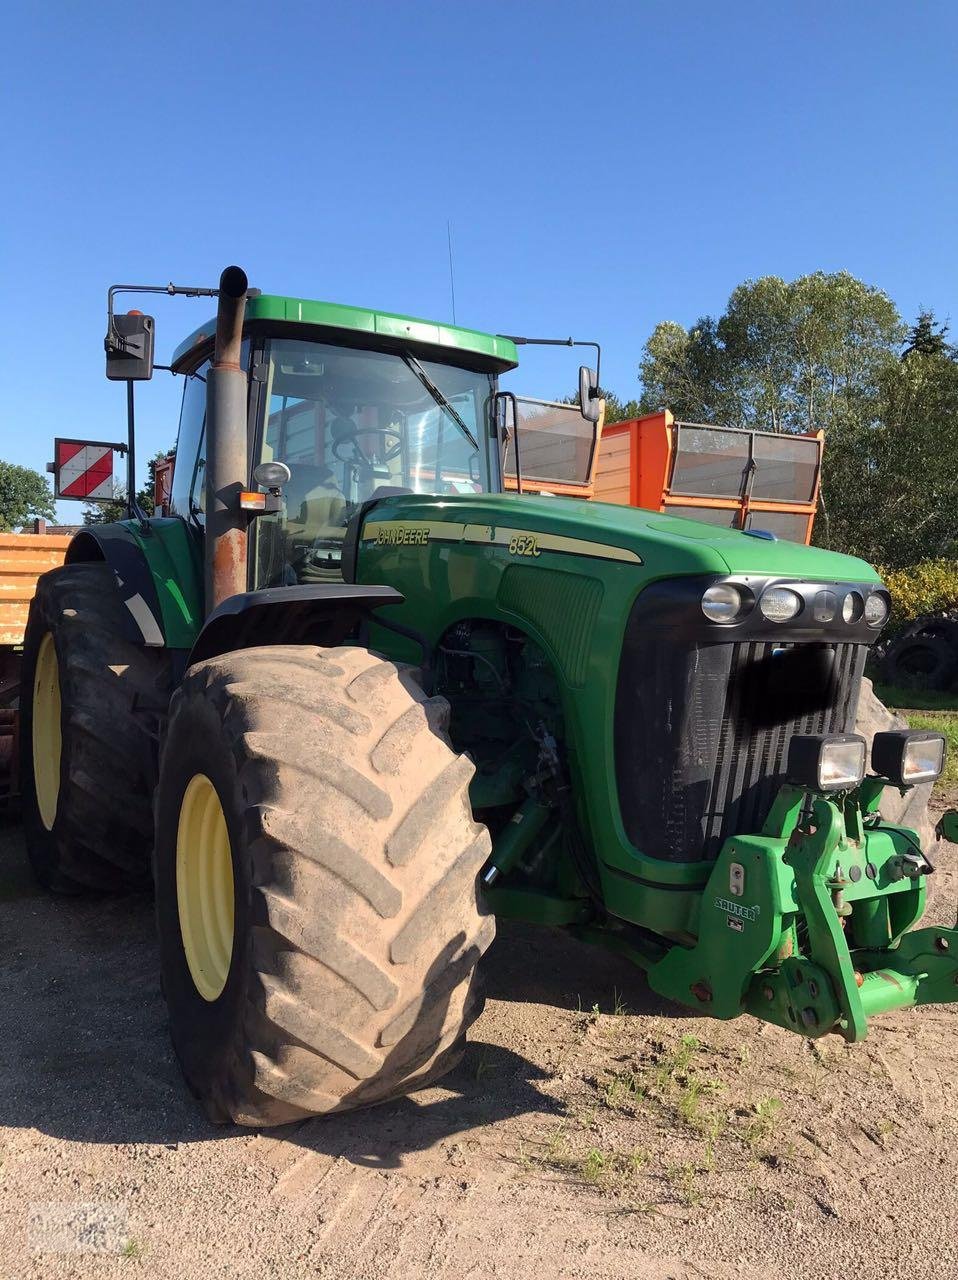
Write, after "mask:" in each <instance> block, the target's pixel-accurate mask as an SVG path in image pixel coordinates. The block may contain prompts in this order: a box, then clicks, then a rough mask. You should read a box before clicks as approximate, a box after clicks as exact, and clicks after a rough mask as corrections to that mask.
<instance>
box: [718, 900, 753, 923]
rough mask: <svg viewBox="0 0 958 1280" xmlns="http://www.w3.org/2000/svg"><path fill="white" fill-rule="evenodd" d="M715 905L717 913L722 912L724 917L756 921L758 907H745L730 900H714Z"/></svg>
mask: <svg viewBox="0 0 958 1280" xmlns="http://www.w3.org/2000/svg"><path fill="white" fill-rule="evenodd" d="M715 905H716V907H718V909H719V911H724V912H725V913H726V915H730V916H737V917H738V918H739V919H740V920H752V921H754V920H757V919H758V913H759V908H758V907H746V906H745V905H744V903H741V902H733V901H732V900H731V898H716V899H715Z"/></svg>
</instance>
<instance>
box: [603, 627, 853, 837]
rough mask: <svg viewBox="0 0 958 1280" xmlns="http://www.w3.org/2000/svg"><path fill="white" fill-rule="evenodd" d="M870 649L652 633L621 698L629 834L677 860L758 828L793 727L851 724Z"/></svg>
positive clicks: (632, 659)
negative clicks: (691, 640)
mask: <svg viewBox="0 0 958 1280" xmlns="http://www.w3.org/2000/svg"><path fill="white" fill-rule="evenodd" d="M865 654H866V647H865V646H864V645H859V644H810V643H809V644H804V643H802V644H777V643H770V642H764V641H755V642H751V641H740V642H736V643H731V644H692V645H687V644H686V645H681V644H676V643H675V637H674V636H672V637H669V636H667V635H663V634H662V633H661V632H656V631H654V630H649V631H648V632H646V633H645V634H644V635H641V636H636V637H635V640H634V642H633V643H632V644H631V646H630V651H629V652H628V654H627V655H625V656H624V659H623V664H622V668H621V670H620V676H619V686H618V695H617V703H616V723H615V749H616V777H617V783H618V791H619V803H620V808H621V812H622V818H623V822H624V824H625V828H626V831H627V833H628V836H629V839H630V840H631V841H632V843H633V844H634V845H635V846H636V847H637V848H639V849H641V850H642V852H643V853H646V854H649V855H651V856H653V857H659V858H665V859H668V860H670V861H681V862H687V861H698V860H701V859H706V858H713V857H715V855H716V854H717V853H718V850H719V848H720V847H721V844H722V842H723V841H724V840H725V839H726V838H727V837H728V836H730V835H735V834H747V833H752V832H757V831H759V830H760V829H761V826H762V824H763V822H764V820H765V818H766V816H767V814H768V809H769V806H770V805H771V802H772V799H773V797H774V795H775V791H776V789H777V787H778V785H779V784H780V782H781V775H782V771H783V768H784V764H785V758H786V751H787V748H788V742H789V739H790V738H791V736H792V734H794V733H842V732H847V731H849V730H851V729H853V728H854V723H855V714H856V710H857V703H858V689H859V685H860V682H861V674H862V669H863V667H864V661H865Z"/></svg>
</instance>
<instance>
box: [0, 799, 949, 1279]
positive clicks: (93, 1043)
mask: <svg viewBox="0 0 958 1280" xmlns="http://www.w3.org/2000/svg"><path fill="white" fill-rule="evenodd" d="M938 862H939V864H940V870H939V873H938V875H937V876H936V877H935V879H936V880H937V882H938V883H937V886H936V888H937V891H936V893H935V895H934V898H933V902H932V907H931V909H930V912H929V915H930V917H931V918H933V919H939V920H941V921H942V922H948V923H951V922H953V920H954V916H955V898H956V895H958V849H956V848H954V847H949V846H946V847H940V848H939V857H938ZM0 946H2V955H3V967H2V973H0V1010H2V1013H0V1032H2V1033H0V1277H2V1280H20V1278H21V1277H23V1278H26V1277H40V1276H42V1277H44V1278H46V1277H50V1278H56V1277H100V1276H114V1275H131V1276H135V1275H137V1274H150V1275H156V1276H163V1277H181V1276H189V1277H199V1276H202V1277H207V1276H213V1277H215V1276H230V1277H246V1276H250V1277H252V1276H256V1277H297V1276H323V1277H331V1278H334V1280H340V1278H341V1280H347V1278H349V1280H367V1278H368V1280H378V1278H379V1277H387V1276H388V1277H403V1278H405V1277H410V1278H411V1280H419V1278H420V1277H421V1278H423V1280H425V1278H426V1277H428V1278H429V1280H433V1278H436V1280H438V1278H440V1277H442V1278H444V1280H445V1278H448V1280H453V1278H455V1280H485V1277H493V1276H495V1277H523V1278H525V1277H529V1276H537V1277H541V1280H565V1278H566V1277H573V1276H576V1277H577V1276H589V1277H610V1278H612V1277H623V1278H624V1277H629V1278H630V1280H643V1278H644V1277H654V1278H655V1280H665V1278H666V1277H672V1278H674V1280H686V1278H687V1277H703V1276H704V1277H714V1278H716V1280H723V1278H724V1277H754V1278H756V1280H757V1278H758V1277H762V1280H768V1278H769V1277H793V1276H794V1277H802V1280H809V1278H810V1277H832V1276H835V1277H838V1276H841V1277H842V1278H843V1280H847V1278H848V1277H856V1278H857V1277H861V1278H862V1280H870V1278H871V1277H876V1278H877V1277H882V1278H883V1280H884V1278H885V1277H887V1276H890V1275H891V1276H894V1275H899V1274H905V1273H906V1272H907V1274H908V1275H909V1277H910V1280H921V1277H926V1276H927V1277H932V1276H934V1277H935V1278H936V1280H941V1278H942V1277H949V1276H954V1275H956V1274H958V1231H956V1225H958V1179H956V1171H958V1071H956V1067H958V1035H956V1031H958V1008H956V1007H955V1006H949V1007H944V1008H934V1007H931V1008H926V1009H923V1010H910V1011H906V1012H902V1013H899V1014H895V1015H889V1016H886V1017H885V1018H883V1019H882V1020H880V1022H879V1023H878V1024H876V1025H875V1027H874V1029H873V1031H872V1034H871V1036H870V1037H869V1039H868V1041H867V1042H866V1043H865V1044H863V1045H859V1046H855V1047H850V1048H849V1047H846V1046H844V1045H843V1044H842V1042H840V1041H839V1040H837V1038H834V1037H830V1038H828V1039H827V1040H826V1041H824V1042H821V1043H819V1044H812V1043H811V1042H808V1041H804V1040H802V1039H801V1038H799V1037H798V1036H795V1035H791V1034H789V1033H787V1032H784V1031H782V1032H780V1031H778V1030H777V1029H775V1028H773V1027H769V1026H764V1025H762V1024H760V1023H758V1022H756V1021H754V1020H752V1019H750V1018H741V1019H739V1020H737V1021H735V1022H732V1023H717V1022H714V1021H710V1020H706V1019H700V1018H695V1017H686V1016H685V1014H684V1013H683V1012H682V1011H680V1010H678V1009H676V1008H673V1007H671V1006H667V1005H663V1004H662V1003H660V1002H658V1001H657V1000H656V999H655V998H653V997H652V996H650V994H649V993H648V990H647V988H646V987H645V986H644V984H643V982H642V979H641V977H640V976H639V975H637V974H636V973H635V971H634V970H632V969H631V968H630V967H629V966H628V965H627V964H625V963H624V962H620V961H618V960H617V959H614V958H610V957H609V956H606V955H604V954H603V953H602V952H600V951H596V950H590V949H587V948H585V947H583V946H580V945H579V944H577V943H575V942H573V941H571V940H569V939H567V938H565V937H564V936H562V935H558V934H554V933H550V932H547V931H532V930H527V929H517V928H509V927H504V928H502V929H501V931H500V937H499V939H498V940H497V942H496V944H495V946H494V948H493V951H492V952H491V953H490V958H489V963H488V965H487V990H488V996H489V998H488V1002H487V1005H486V1010H485V1012H484V1014H483V1016H482V1017H481V1019H480V1020H479V1021H478V1023H477V1024H476V1025H475V1027H474V1028H473V1031H472V1036H471V1043H470V1046H469V1049H468V1052H467V1054H466V1057H465V1059H464V1061H463V1063H462V1065H461V1066H460V1067H459V1068H458V1069H457V1070H456V1071H455V1072H454V1074H453V1075H451V1076H450V1077H448V1078H447V1080H446V1081H445V1082H444V1084H443V1087H441V1088H434V1089H430V1090H428V1091H424V1092H422V1093H420V1094H417V1095H416V1096H415V1097H414V1098H411V1099H407V1100H405V1101H403V1102H401V1103H397V1104H392V1105H389V1106H385V1107H381V1108H378V1109H375V1110H372V1111H368V1112H364V1113H359V1114H355V1115H352V1116H348V1117H343V1118H334V1119H332V1120H326V1121H310V1122H307V1123H304V1124H301V1125H299V1126H295V1127H293V1128H291V1129H288V1130H283V1131H274V1132H272V1133H263V1134H257V1133H254V1132H249V1131H243V1130H239V1129H235V1128H227V1129H216V1128H213V1127H212V1126H210V1125H209V1124H207V1122H206V1121H205V1120H204V1118H203V1117H202V1116H201V1114H200V1113H199V1112H198V1110H197V1108H196V1106H195V1104H194V1103H193V1102H192V1100H191V1099H190V1097H189V1096H188V1095H187V1093H186V1091H185V1089H184V1088H183V1086H182V1084H181V1081H180V1077H179V1074H178V1070H177V1067H176V1064H175V1062H174V1060H173V1058H172V1055H171V1052H170V1048H169V1045H168V1041H167V1036H166V1028H165V1023H164V1011H163V1004H162V1001H161V999H160V995H159V991H158V989H157V976H156V956H155V945H154V938H153V918H152V908H151V904H150V902H149V901H148V900H146V899H142V900H138V899H124V900H114V901H109V902H105V903H104V902H76V901H54V900H51V899H49V898H47V897H45V896H44V895H43V894H42V893H41V892H40V891H39V890H37V889H36V888H35V886H34V885H33V883H32V881H31V880H30V877H29V875H28V873H27V870H26V867H25V865H24V859H23V850H22V842H21V838H20V833H19V830H18V829H17V828H16V827H15V826H13V825H10V824H9V823H8V824H7V825H6V826H0Z"/></svg>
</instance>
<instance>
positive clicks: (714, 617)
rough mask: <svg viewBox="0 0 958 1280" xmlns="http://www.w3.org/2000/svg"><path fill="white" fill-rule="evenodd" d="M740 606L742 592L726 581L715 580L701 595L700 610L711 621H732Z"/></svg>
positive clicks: (736, 615)
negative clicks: (712, 585) (713, 584)
mask: <svg viewBox="0 0 958 1280" xmlns="http://www.w3.org/2000/svg"><path fill="white" fill-rule="evenodd" d="M741 608H742V593H741V591H739V589H738V587H733V586H732V585H731V584H730V583H728V582H717V583H716V584H715V586H714V587H709V588H708V590H707V591H706V592H705V595H704V596H703V597H702V612H703V613H704V614H705V616H706V618H708V619H709V620H710V621H711V622H732V621H734V619H735V618H736V617H738V614H739V613H740V611H741Z"/></svg>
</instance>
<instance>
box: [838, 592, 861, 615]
mask: <svg viewBox="0 0 958 1280" xmlns="http://www.w3.org/2000/svg"><path fill="white" fill-rule="evenodd" d="M864 611H865V601H864V600H863V599H862V597H861V592H860V591H849V592H848V594H847V595H846V596H845V599H844V600H843V601H842V617H843V618H844V619H845V621H846V622H858V621H859V619H860V618H861V616H862V614H863V613H864Z"/></svg>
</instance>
